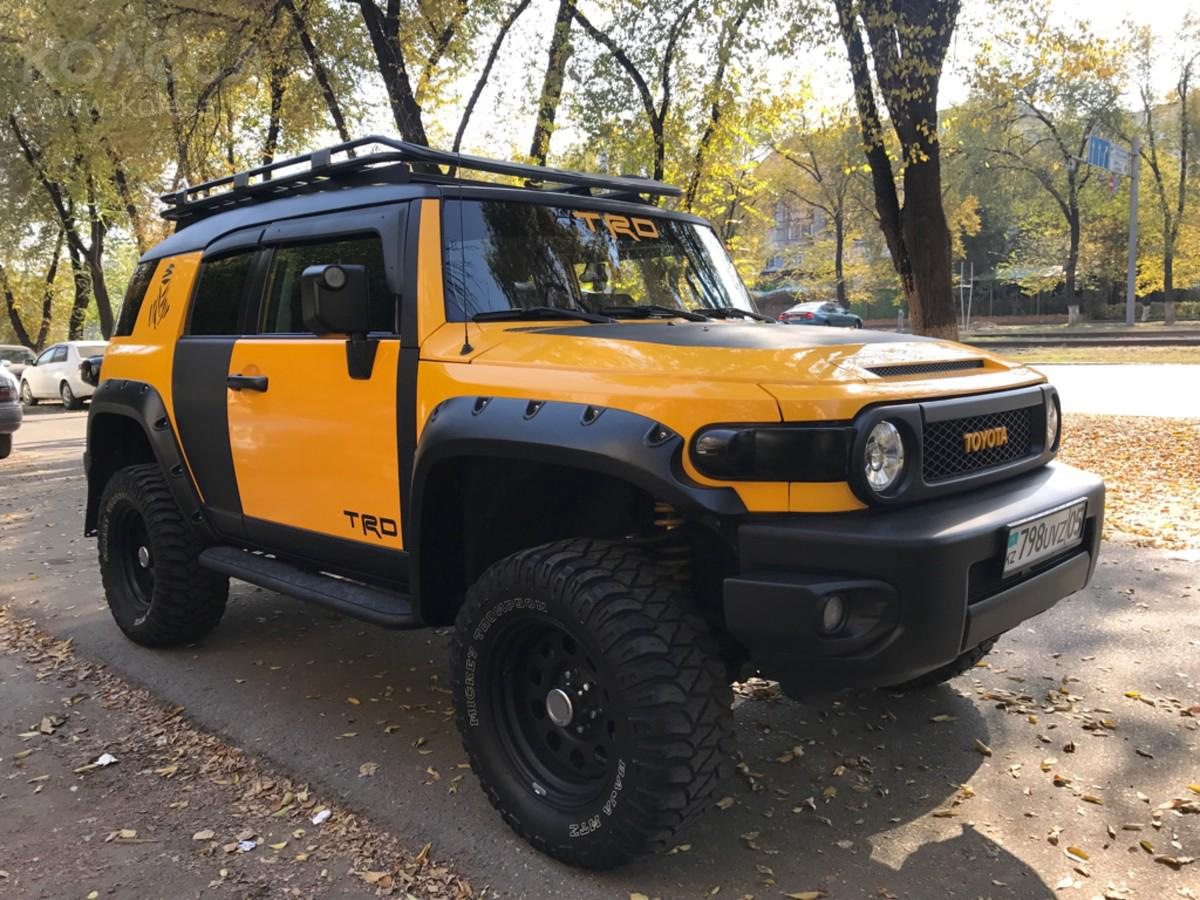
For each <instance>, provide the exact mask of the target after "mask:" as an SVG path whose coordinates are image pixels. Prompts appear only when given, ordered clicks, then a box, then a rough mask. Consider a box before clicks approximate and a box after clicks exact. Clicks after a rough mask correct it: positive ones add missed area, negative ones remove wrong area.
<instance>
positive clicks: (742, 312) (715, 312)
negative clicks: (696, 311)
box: [704, 306, 775, 322]
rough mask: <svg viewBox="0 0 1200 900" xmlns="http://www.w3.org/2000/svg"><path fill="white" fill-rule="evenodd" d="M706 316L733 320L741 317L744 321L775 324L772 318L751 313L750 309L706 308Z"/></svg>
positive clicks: (729, 307)
mask: <svg viewBox="0 0 1200 900" xmlns="http://www.w3.org/2000/svg"><path fill="white" fill-rule="evenodd" d="M704 315H706V316H710V317H712V318H714V319H731V318H734V317H740V318H743V319H757V320H758V321H759V322H774V321H775V320H774V319H772V318H771V317H770V316H764V315H763V314H762V313H756V312H751V311H750V310H748V309H742V308H741V307H740V306H712V307H709V306H706V307H705V308H704Z"/></svg>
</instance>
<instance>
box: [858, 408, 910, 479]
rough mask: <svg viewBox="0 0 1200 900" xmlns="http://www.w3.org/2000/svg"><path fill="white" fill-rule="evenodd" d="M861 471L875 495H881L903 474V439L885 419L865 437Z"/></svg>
mask: <svg viewBox="0 0 1200 900" xmlns="http://www.w3.org/2000/svg"><path fill="white" fill-rule="evenodd" d="M864 457H865V458H864V460H863V471H864V472H865V474H866V476H867V484H869V485H870V486H871V490H873V491H875V492H876V493H883V492H884V491H886V490H887V489H888V488H890V487H892V486H893V485H894V484H895V483H896V482H897V481H899V480H900V476H901V474H903V472H904V439H903V438H901V437H900V432H899V431H898V430H897V429H896V426H895V425H893V424H892V423H891V422H888V421H887V420H886V419H885V420H884V421H882V422H879V423H877V424H876V425H875V427H874V428H872V429H871V433H870V434H869V435H867V447H866V452H865V454H864Z"/></svg>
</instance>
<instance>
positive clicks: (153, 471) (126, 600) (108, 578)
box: [96, 465, 229, 647]
mask: <svg viewBox="0 0 1200 900" xmlns="http://www.w3.org/2000/svg"><path fill="white" fill-rule="evenodd" d="M139 525H140V527H141V529H142V530H141V531H136V529H137V528H138V527H139ZM96 543H97V545H98V548H99V554H100V576H101V580H102V581H103V583H104V594H105V598H106V599H107V600H108V607H109V609H110V610H111V611H112V614H113V618H114V619H116V621H117V625H118V626H120V628H121V630H122V631H123V632H125V634H126V636H127V637H129V638H130V639H131V640H133V641H135V642H136V643H139V644H143V645H145V646H147V647H163V646H168V645H171V644H186V643H188V642H190V641H194V640H197V639H198V638H200V637H203V636H204V635H205V634H207V633H208V632H210V631H211V630H212V629H213V628H215V627H216V626H217V623H218V622H220V621H221V616H222V614H223V613H224V612H225V601H226V600H227V599H228V596H229V578H228V577H226V576H224V575H218V574H217V573H215V572H212V571H209V570H208V569H204V568H202V567H201V566H200V564H199V561H198V557H199V554H200V551H201V550H202V549H204V548H203V547H202V546H201V544H200V543H199V542H198V541H197V540H196V538H195V537H194V535H193V534H192V531H191V529H190V527H189V526H188V523H187V521H186V520H185V519H184V517H183V515H182V514H181V513H180V511H179V507H178V506H177V505H176V503H175V500H174V498H173V497H172V496H171V492H170V490H169V489H168V488H167V482H166V479H165V478H164V477H163V475H162V473H161V472H160V471H159V469H158V467H157V466H154V465H141V466H129V467H128V468H125V469H121V470H120V471H118V472H116V473H115V474H114V475H113V476H112V478H110V479H109V481H108V484H107V485H106V486H105V488H104V494H103V496H102V497H101V499H100V511H99V516H98V520H97V542H96ZM135 544H137V545H140V546H145V547H146V548H147V550H148V553H149V564H148V565H147V566H143V567H141V568H142V569H144V570H148V571H149V584H148V585H147V584H146V583H145V580H144V579H145V572H144V571H143V572H141V573H139V571H138V562H137V549H138V546H135ZM130 554H132V556H131V555H130Z"/></svg>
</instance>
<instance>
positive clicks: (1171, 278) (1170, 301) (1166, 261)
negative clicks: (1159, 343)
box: [1163, 245, 1175, 325]
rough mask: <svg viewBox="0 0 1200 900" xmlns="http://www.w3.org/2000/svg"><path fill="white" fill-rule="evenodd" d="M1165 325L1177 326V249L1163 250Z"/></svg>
mask: <svg viewBox="0 0 1200 900" xmlns="http://www.w3.org/2000/svg"><path fill="white" fill-rule="evenodd" d="M1163 324H1164V325H1174V324H1175V248H1174V247H1172V246H1170V245H1168V246H1167V247H1165V248H1163Z"/></svg>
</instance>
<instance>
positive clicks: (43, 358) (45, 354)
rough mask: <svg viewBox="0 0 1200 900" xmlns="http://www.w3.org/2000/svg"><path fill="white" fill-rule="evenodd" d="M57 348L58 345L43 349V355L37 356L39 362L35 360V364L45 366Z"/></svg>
mask: <svg viewBox="0 0 1200 900" xmlns="http://www.w3.org/2000/svg"><path fill="white" fill-rule="evenodd" d="M57 350H58V347H51V348H50V349H49V350H43V351H42V354H41V356H39V357H38V358H37V362H35V363H34V365H35V366H44V365H45V364H46V363H48V362H50V361H51V360H52V359H53V358H54V354H55V352H56V351H57Z"/></svg>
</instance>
